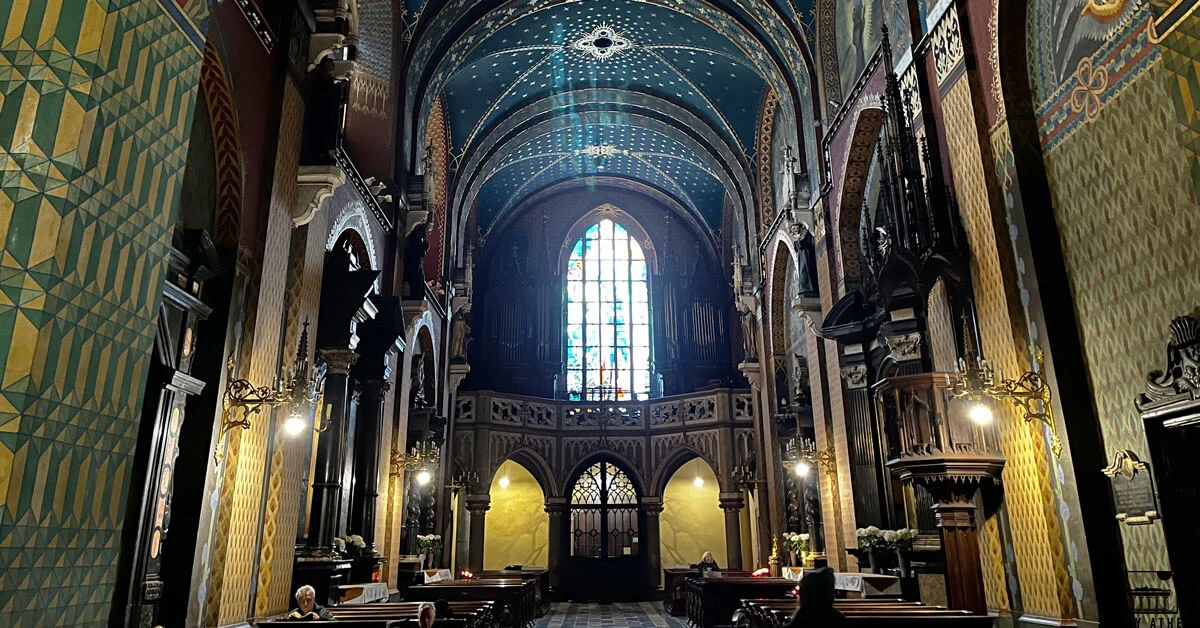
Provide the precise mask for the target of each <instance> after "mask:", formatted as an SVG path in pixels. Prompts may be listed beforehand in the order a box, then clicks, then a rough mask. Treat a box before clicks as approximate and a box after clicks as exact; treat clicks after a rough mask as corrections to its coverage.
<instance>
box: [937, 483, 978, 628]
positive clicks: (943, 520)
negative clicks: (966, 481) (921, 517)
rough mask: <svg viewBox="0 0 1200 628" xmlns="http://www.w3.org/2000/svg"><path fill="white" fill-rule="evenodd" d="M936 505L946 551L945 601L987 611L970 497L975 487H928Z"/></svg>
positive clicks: (956, 605)
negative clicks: (935, 500)
mask: <svg viewBox="0 0 1200 628" xmlns="http://www.w3.org/2000/svg"><path fill="white" fill-rule="evenodd" d="M930 488H931V492H932V493H933V494H934V498H935V499H937V505H935V506H934V507H933V513H934V515H935V516H936V517H937V521H938V528H940V529H941V531H942V549H943V550H944V551H945V553H946V601H947V604H948V605H949V607H950V608H953V609H961V610H967V611H971V612H973V613H986V612H987V598H986V597H985V595H984V589H983V571H982V567H981V566H980V562H979V526H978V523H977V521H976V518H975V503H974V501H973V500H972V497H973V496H974V493H975V487H974V486H971V487H969V490H966V488H967V487H963V486H961V485H957V484H956V485H955V487H954V488H947V487H946V486H944V485H943V486H940V487H936V486H934V487H930Z"/></svg>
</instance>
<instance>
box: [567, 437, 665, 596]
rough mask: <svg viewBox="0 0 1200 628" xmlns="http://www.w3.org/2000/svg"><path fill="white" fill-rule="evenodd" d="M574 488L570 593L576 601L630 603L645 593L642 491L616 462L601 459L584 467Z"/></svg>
mask: <svg viewBox="0 0 1200 628" xmlns="http://www.w3.org/2000/svg"><path fill="white" fill-rule="evenodd" d="M568 486H570V489H571V492H570V516H569V517H567V518H566V525H567V526H568V529H567V533H568V535H569V536H568V537H567V538H568V543H569V546H570V552H571V553H570V557H569V559H568V561H567V585H568V595H569V597H570V598H571V599H573V600H576V601H599V602H614V601H630V600H637V599H641V598H642V597H643V596H644V595H645V593H646V584H645V579H646V577H645V572H646V570H645V567H644V564H645V562H644V557H643V552H642V548H641V547H640V545H639V540H640V537H639V531H640V530H641V529H642V528H643V527H644V522H643V520H642V518H643V514H642V509H641V492H640V490H639V489H638V487H637V485H636V484H635V483H634V481H633V479H632V476H631V475H630V474H629V473H628V472H627V471H626V470H625V469H623V468H622V467H621V465H619V464H618V463H616V462H615V461H613V460H612V459H609V458H600V459H597V460H596V461H594V462H592V463H591V464H589V465H586V466H584V467H583V468H582V469H581V470H580V471H579V472H578V474H577V475H576V476H575V477H574V478H573V480H572V482H571V483H570V484H569V485H568Z"/></svg>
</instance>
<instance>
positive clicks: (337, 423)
mask: <svg viewBox="0 0 1200 628" xmlns="http://www.w3.org/2000/svg"><path fill="white" fill-rule="evenodd" d="M321 357H322V358H323V359H324V360H325V363H326V364H327V365H328V370H326V372H325V406H326V412H327V413H328V415H327V416H328V417H329V424H328V429H326V430H325V431H324V432H321V436H320V437H319V438H318V439H317V461H316V464H315V466H314V469H313V493H312V509H311V510H310V512H309V519H308V540H307V542H306V544H305V552H304V553H305V554H306V555H310V556H313V555H321V556H328V555H330V554H331V553H332V551H333V537H334V536H336V532H337V530H336V529H335V528H336V526H335V522H336V520H337V514H338V506H339V504H340V502H341V500H342V485H341V481H340V480H341V474H342V468H343V465H344V463H345V456H346V444H347V443H346V438H347V436H348V430H349V424H350V421H349V418H350V417H349V414H348V410H349V408H350V366H351V365H353V364H354V361H355V360H356V359H357V358H358V354H357V353H355V352H354V351H352V350H350V349H332V350H322V351H321ZM315 419H316V421H315V422H317V423H319V422H320V417H315Z"/></svg>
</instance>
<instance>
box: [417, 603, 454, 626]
mask: <svg viewBox="0 0 1200 628" xmlns="http://www.w3.org/2000/svg"><path fill="white" fill-rule="evenodd" d="M448 606H449V604H447V607H448ZM435 619H437V608H436V607H435V606H434V605H433V603H432V602H421V604H420V605H419V606H417V625H418V626H420V628H433V621H434V620H435Z"/></svg>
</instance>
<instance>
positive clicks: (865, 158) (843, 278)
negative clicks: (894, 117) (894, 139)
mask: <svg viewBox="0 0 1200 628" xmlns="http://www.w3.org/2000/svg"><path fill="white" fill-rule="evenodd" d="M883 120H884V113H883V109H880V108H875V107H870V108H865V109H863V110H862V111H861V112H860V113H859V114H858V119H857V120H856V121H855V124H854V133H853V135H852V136H851V138H850V146H849V148H848V149H847V151H846V166H845V169H844V173H843V176H842V185H841V197H840V199H839V202H838V205H837V216H836V217H835V224H836V225H837V233H838V237H837V238H836V240H835V243H834V244H835V246H836V253H837V271H838V272H837V275H838V283H839V288H840V292H841V293H843V294H844V293H846V292H849V291H851V290H854V289H856V288H859V287H861V286H862V281H863V256H862V246H863V243H862V241H861V237H860V235H859V232H860V227H861V217H862V207H863V201H864V200H865V198H866V193H867V178H868V176H869V175H870V172H871V164H872V162H873V157H874V156H875V146H876V145H877V144H878V143H879V131H880V129H882V128H883Z"/></svg>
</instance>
